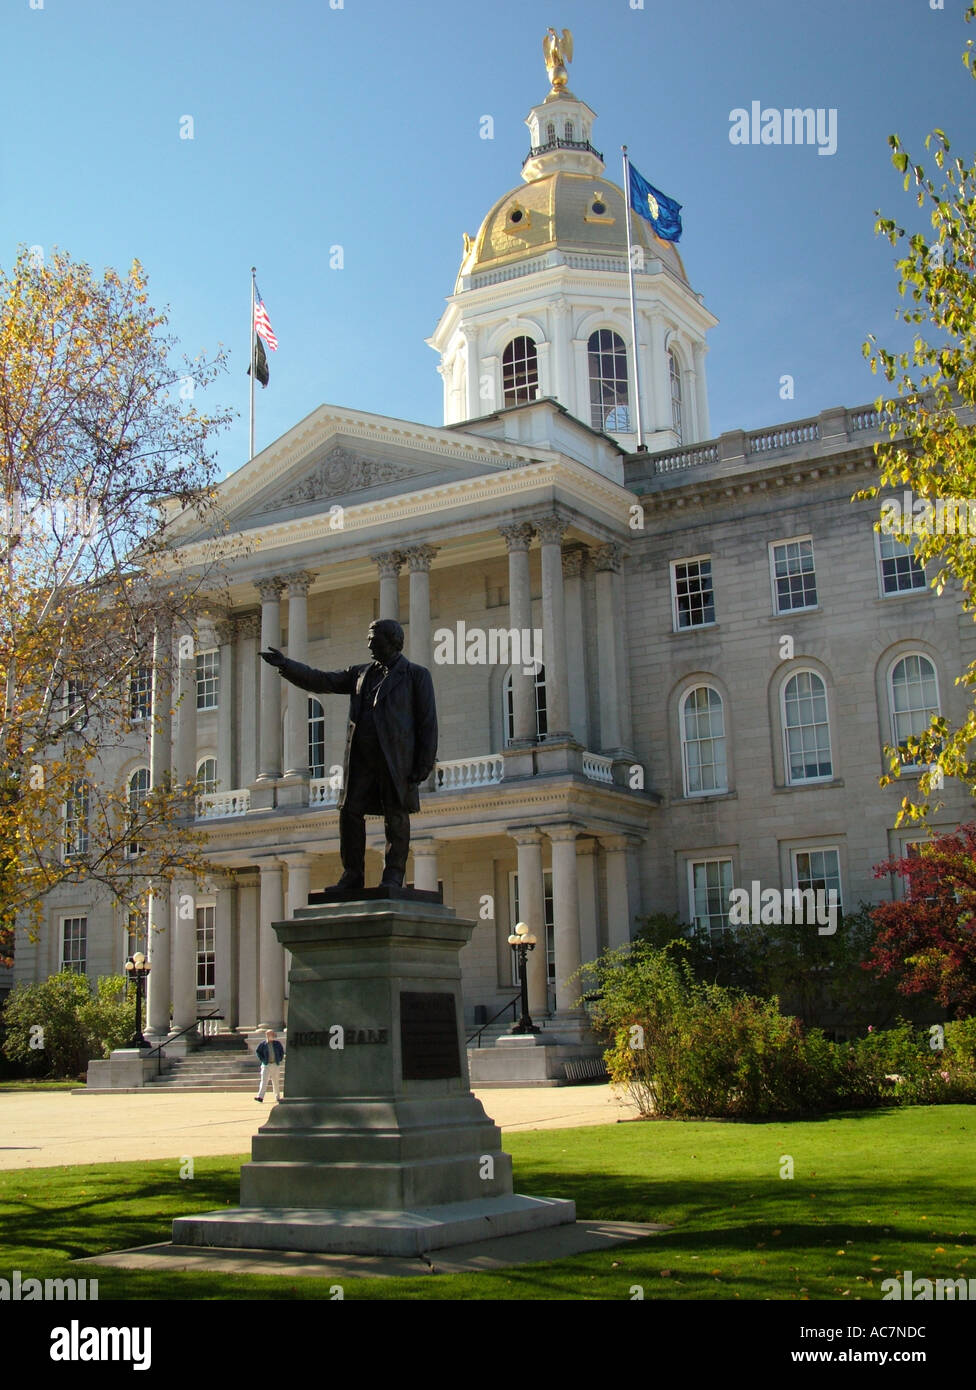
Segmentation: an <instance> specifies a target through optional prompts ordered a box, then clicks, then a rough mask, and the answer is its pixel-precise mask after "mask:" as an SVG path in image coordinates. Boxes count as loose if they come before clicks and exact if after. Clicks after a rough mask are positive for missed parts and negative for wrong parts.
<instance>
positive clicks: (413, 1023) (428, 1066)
mask: <svg viewBox="0 0 976 1390" xmlns="http://www.w3.org/2000/svg"><path fill="white" fill-rule="evenodd" d="M400 1047H401V1051H402V1054H403V1079H404V1081H447V1080H450V1079H451V1078H453V1077H460V1075H461V1056H460V1052H459V1050H458V1031H457V1011H456V1010H455V1007H454V995H453V994H418V993H414V992H412V991H410V992H401V994H400Z"/></svg>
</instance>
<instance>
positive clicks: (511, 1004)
mask: <svg viewBox="0 0 976 1390" xmlns="http://www.w3.org/2000/svg"><path fill="white" fill-rule="evenodd" d="M521 998H522V991H521V990H519V992H518V994H514V995H513V996H512V998H511V999H510V1000H509V1001H508V1003H507V1004H503V1005H502V1006H501V1008H500V1009H499V1010H498V1012H497V1014H492V1016H491V1018H489V1019H488V1021H487V1023H483V1024H482V1025H481V1027H480V1028H479V1029H478V1031H477V1032H476V1033H472V1034H471V1037H470V1038H466V1039H465V1042H464V1045H465V1047H470V1046H471V1044H472V1042H474V1039H475V1038H480V1037H481V1035H482V1033H483V1032H484V1031H485V1029H486V1028H490V1027H491V1025H492V1024H493V1023H494V1022H495V1019H496V1018H501V1016H502V1014H503V1013H504V1012H505V1010H506V1009H511V1011H512V1022H513V1023H514V1022H515V1006H516V1004H517V1003H518V1002H519V1000H520V999H521Z"/></svg>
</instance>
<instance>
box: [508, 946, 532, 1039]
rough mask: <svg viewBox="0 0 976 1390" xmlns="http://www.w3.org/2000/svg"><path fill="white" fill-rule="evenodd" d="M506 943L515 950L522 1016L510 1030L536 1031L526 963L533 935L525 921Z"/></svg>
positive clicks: (515, 1031) (519, 1031) (520, 1031)
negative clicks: (532, 1015) (530, 1004)
mask: <svg viewBox="0 0 976 1390" xmlns="http://www.w3.org/2000/svg"><path fill="white" fill-rule="evenodd" d="M508 944H509V946H511V948H512V950H513V951H514V952H515V958H516V960H517V961H518V974H519V984H520V985H521V987H522V1017H521V1018H520V1019H519V1021H518V1023H516V1025H515V1027H514V1028H513V1029H512V1032H513V1033H538V1032H539V1031H540V1030H539V1029H538V1028H537V1027H536V1026H535V1024H534V1023H533V1022H532V1017H531V1015H530V1014H529V981H528V971H527V964H526V963H527V961H528V955H529V952H530V951H534V950H535V937H534V936H533V935H532V933H531V931H530V930H529V928H528V926H527V925H526V924H525V922H519V923H518V925H517V926H516V928H515V931H514V932H513V934H512V935H511V936H510V937H509V938H508Z"/></svg>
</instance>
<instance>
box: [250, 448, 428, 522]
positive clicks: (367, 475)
mask: <svg viewBox="0 0 976 1390" xmlns="http://www.w3.org/2000/svg"><path fill="white" fill-rule="evenodd" d="M408 475H409V474H408V470H407V469H403V468H396V467H394V465H393V464H391V463H381V462H378V461H377V460H374V459H365V458H359V457H358V456H357V455H356V454H352V453H350V452H349V450H348V449H344V448H343V447H342V446H341V445H340V444H337V445H336V446H335V447H334V448H332V449H330V450H329V452H328V453H327V454H326V456H325V458H324V459H322V460H321V462H320V463H318V464H316V466H315V468H314V469H313V470H312V472H311V473H307V474H306V475H305V477H303V478H301V479H299V480H298V481H297V482H294V483H292V484H291V486H290V487H288V488H286V489H284V490H283V491H282V492H279V493H277V494H276V495H275V496H273V497H271V498H269V500H268V501H267V502H265V503H262V505H261V511H262V512H277V511H281V510H283V509H284V508H286V507H297V506H299V505H300V504H301V503H303V502H317V501H320V500H321V501H325V500H327V499H329V498H331V497H343V496H346V495H347V494H348V493H350V492H358V491H360V490H362V489H363V488H368V487H375V486H376V485H377V484H378V483H388V482H391V481H392V480H393V479H394V478H401V477H404V476H408Z"/></svg>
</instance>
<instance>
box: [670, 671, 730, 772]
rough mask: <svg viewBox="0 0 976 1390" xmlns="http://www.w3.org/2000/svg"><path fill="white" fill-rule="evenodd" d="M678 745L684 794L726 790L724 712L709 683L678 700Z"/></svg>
mask: <svg viewBox="0 0 976 1390" xmlns="http://www.w3.org/2000/svg"><path fill="white" fill-rule="evenodd" d="M681 748H682V760H683V765H684V777H685V796H704V795H706V794H708V793H710V792H725V791H728V789H729V777H728V767H727V762H726V757H725V712H724V710H723V709H722V697H721V695H720V694H719V693H718V691H717V690H713V689H712V688H711V686H709V685H699V686H697V687H696V688H695V689H694V690H689V691H688V694H687V695H686V696H685V697H684V699H683V700H682V702H681Z"/></svg>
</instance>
